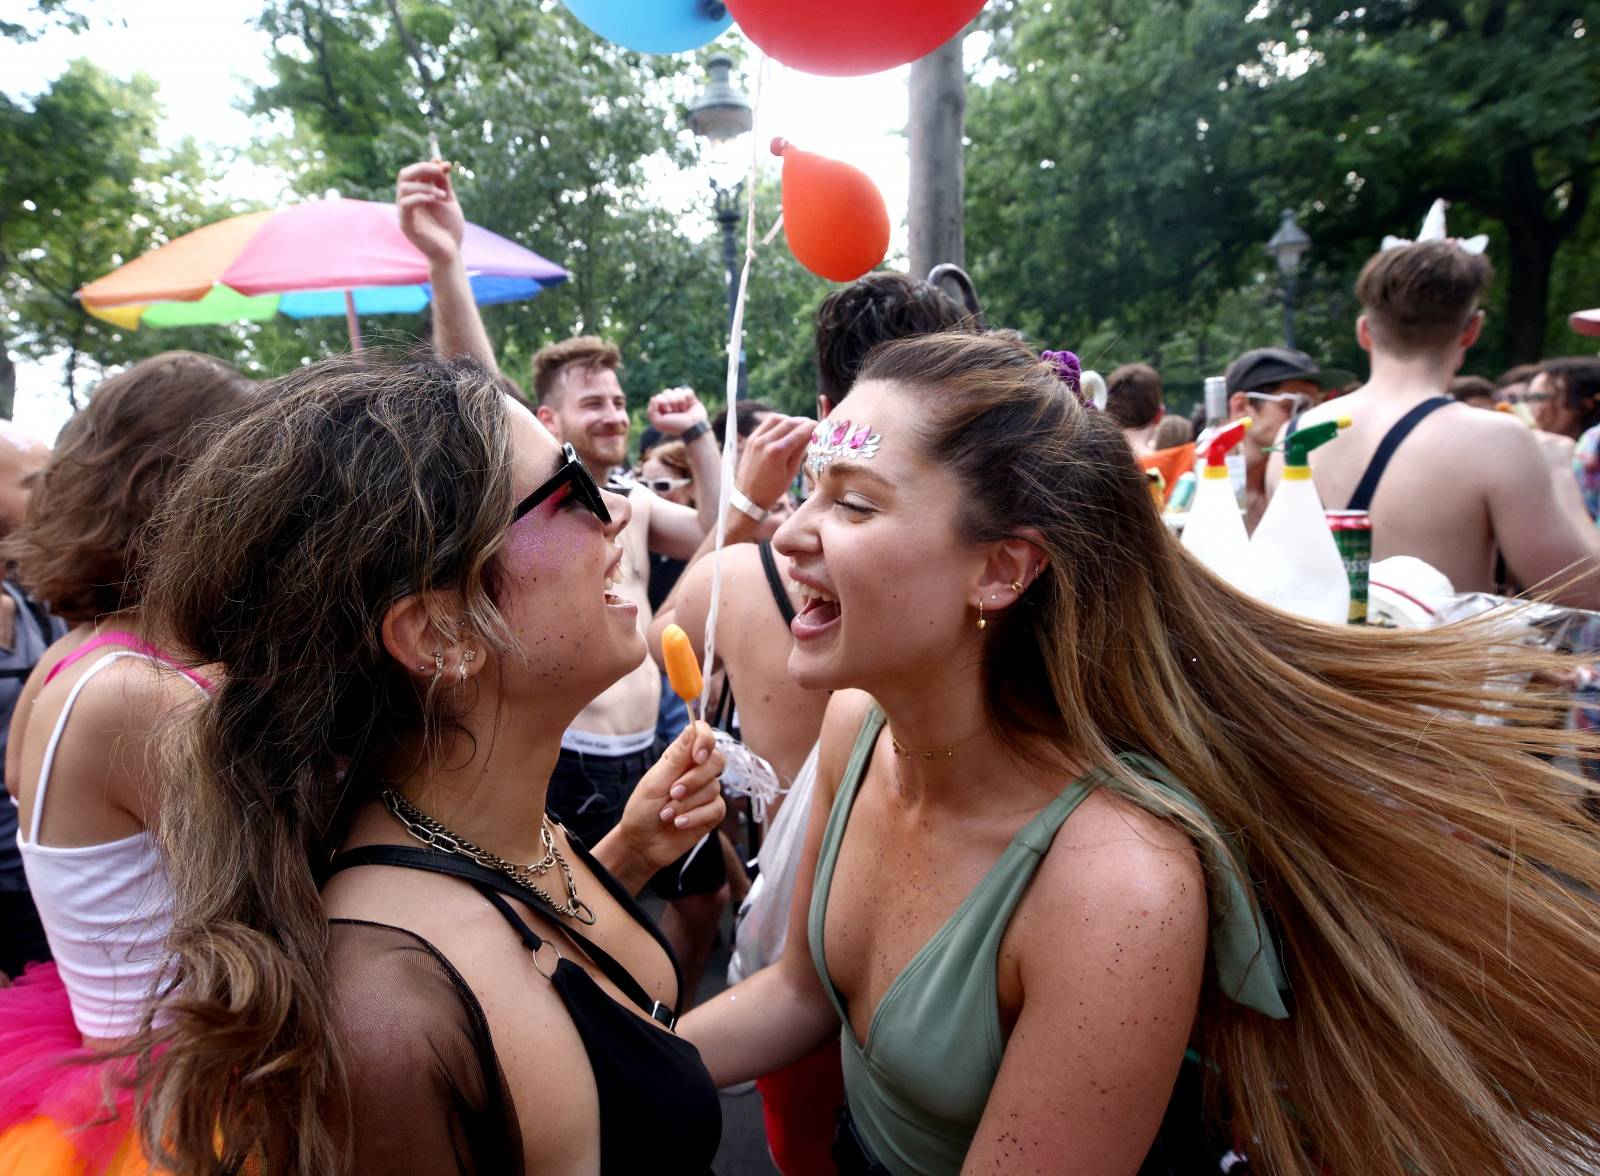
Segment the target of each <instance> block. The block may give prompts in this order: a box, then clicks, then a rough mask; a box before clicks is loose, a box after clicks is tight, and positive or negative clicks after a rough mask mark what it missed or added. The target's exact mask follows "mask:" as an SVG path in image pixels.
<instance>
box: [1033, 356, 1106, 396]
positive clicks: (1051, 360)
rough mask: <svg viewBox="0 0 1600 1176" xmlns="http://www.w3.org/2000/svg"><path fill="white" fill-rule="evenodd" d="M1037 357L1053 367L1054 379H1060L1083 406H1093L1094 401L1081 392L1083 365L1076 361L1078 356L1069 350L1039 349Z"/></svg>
mask: <svg viewBox="0 0 1600 1176" xmlns="http://www.w3.org/2000/svg"><path fill="white" fill-rule="evenodd" d="M1039 359H1040V360H1041V361H1042V362H1044V363H1047V364H1049V365H1050V366H1051V367H1052V368H1054V369H1055V373H1056V379H1058V380H1060V381H1061V382H1062V383H1063V384H1065V385H1066V386H1067V388H1068V389H1069V390H1070V391H1071V392H1072V395H1073V397H1074V399H1076V400H1077V402H1078V403H1079V404H1081V405H1083V407H1084V408H1089V409H1092V408H1094V401H1093V400H1092V399H1090V398H1089V397H1087V396H1085V395H1084V394H1083V381H1082V380H1081V379H1080V377H1081V376H1082V374H1083V366H1082V365H1081V364H1080V363H1079V362H1078V357H1077V356H1076V355H1074V354H1073V353H1072V352H1070V351H1041V352H1039Z"/></svg>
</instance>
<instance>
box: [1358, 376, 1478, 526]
mask: <svg viewBox="0 0 1600 1176" xmlns="http://www.w3.org/2000/svg"><path fill="white" fill-rule="evenodd" d="M1454 403H1455V400H1454V399H1452V398H1451V397H1449V396H1435V397H1433V398H1432V399H1429V400H1424V401H1423V402H1422V403H1421V404H1419V405H1417V406H1416V407H1415V408H1413V409H1412V410H1411V411H1410V412H1408V413H1406V415H1405V416H1403V417H1401V418H1400V419H1399V420H1397V421H1396V422H1395V423H1394V424H1393V425H1391V426H1389V431H1388V432H1387V433H1385V434H1384V435H1383V440H1382V441H1379V442H1378V448H1377V449H1376V450H1374V451H1373V454H1372V460H1371V461H1369V462H1368V463H1367V471H1366V473H1364V474H1362V475H1361V481H1360V482H1359V483H1357V485H1356V492H1355V493H1354V494H1352V495H1351V496H1350V505H1349V506H1347V507H1346V508H1345V509H1346V510H1371V509H1372V496H1373V495H1374V494H1376V493H1377V492H1378V483H1379V482H1380V481H1381V480H1382V479H1383V474H1384V471H1385V470H1387V469H1388V468H1389V459H1390V458H1392V457H1393V456H1394V451H1395V450H1396V449H1399V448H1400V443H1401V442H1402V441H1404V440H1405V439H1406V438H1407V437H1409V436H1410V435H1411V430H1412V429H1415V428H1416V427H1417V426H1418V425H1420V424H1421V423H1422V421H1423V419H1424V418H1425V417H1427V416H1429V415H1430V414H1431V413H1434V412H1437V411H1438V410H1439V409H1441V408H1443V407H1444V406H1445V405H1447V404H1454Z"/></svg>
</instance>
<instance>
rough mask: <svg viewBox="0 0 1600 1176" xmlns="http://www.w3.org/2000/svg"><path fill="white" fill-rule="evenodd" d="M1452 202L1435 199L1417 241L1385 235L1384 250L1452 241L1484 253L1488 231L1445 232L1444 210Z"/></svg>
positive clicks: (1423, 219)
mask: <svg viewBox="0 0 1600 1176" xmlns="http://www.w3.org/2000/svg"><path fill="white" fill-rule="evenodd" d="M1449 207H1450V204H1449V202H1448V201H1445V200H1435V201H1434V202H1433V207H1432V208H1430V209H1428V215H1427V216H1425V217H1423V218H1422V229H1421V230H1420V231H1419V232H1418V233H1417V240H1416V241H1408V240H1407V239H1406V238H1404V237H1385V238H1384V239H1383V249H1382V251H1383V252H1385V253H1387V252H1388V251H1389V250H1391V249H1403V248H1404V247H1405V246H1407V245H1415V244H1417V243H1418V242H1421V241H1450V242H1453V243H1454V244H1455V245H1457V246H1458V247H1459V248H1461V249H1464V250H1466V251H1467V252H1468V253H1482V252H1483V251H1484V250H1485V249H1487V248H1488V247H1489V237H1488V234H1486V233H1479V234H1478V235H1477V236H1476V237H1464V238H1463V237H1452V236H1450V235H1449V234H1448V233H1446V232H1445V228H1444V210H1445V209H1447V208H1449Z"/></svg>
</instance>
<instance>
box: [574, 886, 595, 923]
mask: <svg viewBox="0 0 1600 1176" xmlns="http://www.w3.org/2000/svg"><path fill="white" fill-rule="evenodd" d="M572 917H573V918H574V919H576V920H577V921H578V922H580V923H582V924H583V925H584V926H585V927H593V926H594V911H593V910H592V909H590V906H589V904H588V903H586V902H584V901H583V899H581V898H579V897H578V896H577V895H576V894H574V895H573V896H572Z"/></svg>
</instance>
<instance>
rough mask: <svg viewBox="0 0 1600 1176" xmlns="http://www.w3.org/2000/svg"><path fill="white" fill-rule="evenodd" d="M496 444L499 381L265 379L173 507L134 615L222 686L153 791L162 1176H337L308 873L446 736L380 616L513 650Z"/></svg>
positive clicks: (428, 693)
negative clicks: (157, 846)
mask: <svg viewBox="0 0 1600 1176" xmlns="http://www.w3.org/2000/svg"><path fill="white" fill-rule="evenodd" d="M509 447H510V441H509V426H508V423H507V415H506V403H505V399H504V394H503V392H502V385H501V383H500V382H499V381H498V380H496V378H495V377H494V375H493V374H492V373H490V372H488V371H486V370H484V369H483V368H482V367H480V366H478V365H477V364H475V363H472V362H470V361H468V360H455V361H450V362H444V361H440V360H436V359H433V358H410V359H397V358H392V357H385V356H383V355H380V354H374V353H373V352H371V351H368V352H364V353H363V354H362V355H360V356H340V357H336V358H333V359H327V360H324V361H322V362H320V363H316V364H312V365H310V366H309V367H305V368H302V369H300V370H299V371H296V372H294V373H292V374H290V375H287V376H284V377H283V378H282V379H279V380H275V381H273V382H272V383H270V384H268V385H267V386H266V395H264V396H263V397H262V398H261V399H260V400H259V401H258V402H257V403H256V405H255V407H254V408H253V409H252V410H251V411H250V412H249V413H247V414H246V415H245V416H244V417H243V418H242V419H241V420H239V421H238V422H237V423H236V424H234V426H233V427H232V428H230V429H229V430H228V431H227V432H226V433H225V434H224V435H223V436H222V437H220V438H219V439H218V440H217V442H216V444H215V445H213V446H212V447H211V448H210V449H209V450H208V451H207V453H206V454H205V455H204V456H203V457H201V458H200V459H199V460H197V461H196V462H195V463H194V464H193V466H192V467H191V468H190V469H189V471H188V473H187V475H186V476H185V477H184V479H183V481H182V482H181V483H180V484H179V486H178V487H177V489H176V492H175V493H174V494H173V495H172V496H171V498H170V499H169V500H168V503H167V508H166V510H165V511H164V513H163V517H162V520H161V526H160V541H159V546H158V547H157V549H156V551H155V554H154V558H153V564H152V569H151V577H150V590H149V593H148V597H147V601H148V603H147V606H146V611H147V613H148V614H149V615H150V616H151V617H152V618H153V621H154V623H155V625H156V629H157V631H158V632H159V633H160V634H161V636H162V639H163V640H164V641H165V642H167V643H168V644H169V646H170V647H171V648H172V649H174V651H179V652H181V653H182V654H183V655H184V656H186V657H188V658H190V659H192V660H193V661H195V662H197V663H217V664H220V665H222V666H224V667H226V672H225V673H224V674H223V675H222V678H221V681H220V682H219V683H218V686H217V688H216V690H215V691H214V692H213V693H212V694H211V695H210V696H209V697H208V698H207V699H206V700H205V701H204V703H203V705H202V707H201V709H200V710H199V711H198V712H197V713H196V714H195V715H194V717H193V718H192V719H189V720H188V721H186V722H185V723H183V725H182V727H181V728H179V729H177V730H175V731H174V732H173V740H172V747H171V749H170V755H169V758H170V761H171V762H170V764H169V765H168V772H167V779H166V780H165V781H164V785H165V791H164V794H163V802H162V810H161V813H162V815H161V824H160V829H159V835H160V838H161V843H162V846H163V848H164V850H165V851H166V855H167V857H168V860H169V863H170V864H169V869H170V873H171V879H172V887H173V894H174V904H175V910H174V926H173V931H172V936H171V940H170V948H171V954H172V964H171V967H170V971H169V974H168V975H167V977H166V979H165V984H164V989H163V990H164V992H165V997H164V999H163V1000H162V1001H161V1002H159V1003H158V1005H157V1006H156V1008H155V1009H153V1010H152V1012H151V1014H150V1016H149V1018H148V1019H147V1022H146V1029H145V1032H144V1034H143V1035H142V1038H141V1040H140V1041H139V1042H138V1043H136V1045H135V1046H134V1047H133V1049H134V1050H135V1051H136V1052H137V1053H138V1054H139V1057H140V1071H141V1081H140V1085H141V1091H140V1094H141V1120H140V1121H141V1129H142V1131H143V1137H144V1145H145V1148H146V1153H147V1154H148V1155H150V1156H151V1157H153V1158H154V1159H156V1160H157V1161H158V1166H160V1167H161V1170H162V1171H168V1170H170V1171H172V1172H174V1173H179V1174H187V1173H202V1172H205V1173H209V1172H213V1171H215V1170H216V1169H217V1167H218V1164H217V1159H218V1156H219V1155H221V1156H223V1157H228V1158H234V1159H237V1158H241V1157H250V1158H251V1159H252V1160H255V1161H258V1162H259V1163H260V1166H261V1167H260V1170H261V1171H264V1172H273V1173H279V1172H281V1173H291V1172H294V1173H299V1172H305V1173H317V1174H319V1176H322V1174H329V1176H333V1174H337V1173H339V1172H341V1171H344V1170H345V1169H346V1168H348V1166H349V1163H350V1157H349V1149H348V1147H347V1146H346V1140H345V1138H344V1135H343V1131H344V1130H345V1127H344V1126H343V1125H345V1124H347V1122H348V1098H347V1092H346V1087H345V1077H344V1073H345V1072H344V1068H343V1064H342V1062H341V1054H340V1048H339V1042H338V1038H337V1033H336V1027H335V1022H334V1019H333V1013H332V1009H331V1008H330V1004H329V996H328V990H329V983H328V963H327V958H326V955H327V949H328V924H327V920H326V916H325V915H324V913H323V908H322V902H321V898H320V896H319V894H318V889H317V882H318V879H317V869H318V868H319V864H320V863H322V862H324V861H326V859H327V856H328V854H329V853H330V852H331V851H332V850H333V849H334V848H336V847H337V844H338V842H339V840H340V839H341V837H342V836H343V831H344V828H345V826H346V825H347V823H348V818H349V815H350V814H351V813H352V812H354V810H355V808H356V807H357V806H359V805H360V804H362V803H364V802H365V801H366V800H368V799H370V798H371V797H373V796H375V795H376V792H377V788H378V783H377V782H378V781H379V780H380V779H382V778H384V777H385V775H388V776H389V778H393V774H394V773H396V772H403V771H404V770H406V769H407V768H408V767H409V765H410V762H411V761H412V760H414V757H415V756H416V755H418V754H419V751H418V749H419V748H420V749H421V752H420V753H421V754H432V753H433V751H434V750H435V749H436V748H437V747H438V746H439V738H438V737H439V735H440V733H441V732H442V731H443V730H445V729H446V728H447V726H448V725H449V724H450V723H451V721H452V719H453V718H454V715H453V713H452V707H451V705H450V704H449V701H448V700H447V699H446V698H445V697H444V696H443V695H444V692H443V691H441V690H440V689H438V688H435V687H431V686H430V687H427V688H421V689H419V688H418V686H417V685H416V683H415V681H414V680H413V679H412V677H411V676H410V674H409V673H408V672H407V669H406V668H405V667H402V666H400V665H398V664H397V663H396V662H395V661H394V659H393V658H392V657H391V656H390V655H389V653H388V652H387V650H386V649H385V647H384V645H383V639H382V632H381V631H382V624H383V618H384V616H385V614H386V613H387V612H388V610H389V608H390V606H391V605H392V604H394V603H395V602H396V601H399V600H401V599H403V598H405V597H408V596H417V597H420V598H421V599H422V600H423V602H424V603H425V605H426V607H427V608H428V611H429V617H430V620H431V622H432V623H433V625H434V626H435V628H436V629H438V631H439V632H441V633H443V634H446V635H450V636H451V637H452V638H453V639H454V638H455V637H457V636H459V637H460V638H461V639H468V640H474V641H477V642H481V643H482V644H483V645H484V646H486V647H488V648H491V649H495V650H498V651H502V652H504V651H506V650H508V649H510V648H512V645H513V642H512V638H511V636H510V634H509V631H508V630H507V628H506V625H505V622H504V620H503V619H502V618H501V616H500V612H499V610H498V608H497V607H496V605H495V597H496V595H497V591H498V584H499V577H498V573H497V568H498V565H497V563H496V561H495V558H494V557H495V553H496V551H497V550H498V549H499V547H500V545H501V543H502V541H503V539H504V536H505V533H506V530H507V528H508V527H509V526H510V522H511V512H512V500H511V499H512V484H511V462H510V448H509ZM401 759H404V760H406V762H403V763H402V762H397V760H401Z"/></svg>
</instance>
